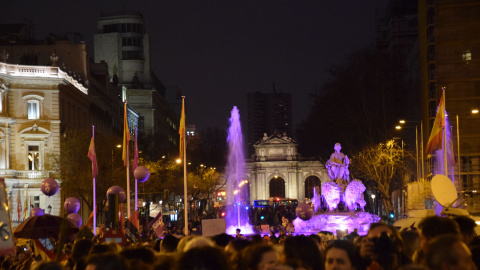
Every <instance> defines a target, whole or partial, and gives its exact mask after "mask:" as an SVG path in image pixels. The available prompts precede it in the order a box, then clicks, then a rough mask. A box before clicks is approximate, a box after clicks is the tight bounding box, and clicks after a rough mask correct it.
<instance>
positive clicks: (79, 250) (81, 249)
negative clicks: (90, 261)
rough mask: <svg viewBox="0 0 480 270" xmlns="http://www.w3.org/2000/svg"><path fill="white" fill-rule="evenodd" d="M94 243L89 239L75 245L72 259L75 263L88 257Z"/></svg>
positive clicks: (79, 241)
mask: <svg viewBox="0 0 480 270" xmlns="http://www.w3.org/2000/svg"><path fill="white" fill-rule="evenodd" d="M92 245H93V243H92V241H91V240H88V239H82V240H78V241H77V242H75V244H73V248H72V259H73V261H74V262H77V261H78V260H79V259H80V258H82V257H84V256H87V255H88V252H90V249H91V248H92Z"/></svg>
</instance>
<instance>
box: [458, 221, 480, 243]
mask: <svg viewBox="0 0 480 270" xmlns="http://www.w3.org/2000/svg"><path fill="white" fill-rule="evenodd" d="M453 220H454V221H455V222H456V223H457V225H458V227H459V228H460V233H461V234H462V235H463V242H465V244H467V245H469V244H470V242H472V240H473V238H474V237H475V236H476V235H477V233H476V232H475V227H476V226H477V223H475V220H473V219H471V218H469V217H467V216H459V217H455V218H454V219H453Z"/></svg>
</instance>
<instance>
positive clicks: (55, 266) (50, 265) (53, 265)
mask: <svg viewBox="0 0 480 270" xmlns="http://www.w3.org/2000/svg"><path fill="white" fill-rule="evenodd" d="M33 269H35V270H62V269H63V267H62V265H61V264H60V263H58V262H46V261H42V262H38V263H37V264H35V265H34V266H33Z"/></svg>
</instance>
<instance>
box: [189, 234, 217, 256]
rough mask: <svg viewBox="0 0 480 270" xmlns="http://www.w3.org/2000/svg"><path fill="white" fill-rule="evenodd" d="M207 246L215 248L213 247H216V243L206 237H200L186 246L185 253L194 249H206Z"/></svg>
mask: <svg viewBox="0 0 480 270" xmlns="http://www.w3.org/2000/svg"><path fill="white" fill-rule="evenodd" d="M205 246H209V247H213V246H215V242H213V241H212V240H210V239H209V238H206V237H205V236H198V237H195V238H193V239H192V240H190V241H189V242H188V243H187V244H186V245H185V248H184V249H183V251H184V252H185V251H187V250H190V249H192V248H198V247H205Z"/></svg>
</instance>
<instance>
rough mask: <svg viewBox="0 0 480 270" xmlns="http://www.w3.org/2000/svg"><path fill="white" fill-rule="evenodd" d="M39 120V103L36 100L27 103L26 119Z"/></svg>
mask: <svg viewBox="0 0 480 270" xmlns="http://www.w3.org/2000/svg"><path fill="white" fill-rule="evenodd" d="M38 118H40V103H39V102H38V100H29V101H28V119H38Z"/></svg>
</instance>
